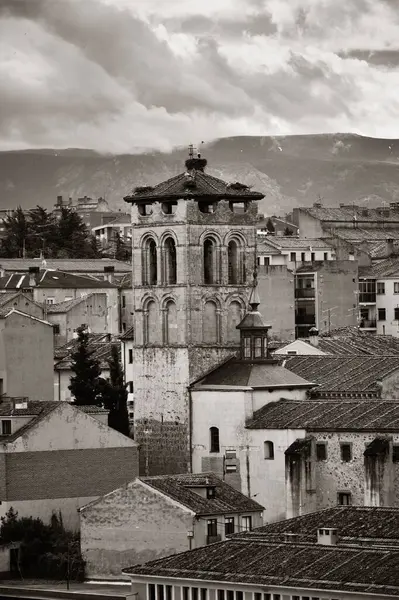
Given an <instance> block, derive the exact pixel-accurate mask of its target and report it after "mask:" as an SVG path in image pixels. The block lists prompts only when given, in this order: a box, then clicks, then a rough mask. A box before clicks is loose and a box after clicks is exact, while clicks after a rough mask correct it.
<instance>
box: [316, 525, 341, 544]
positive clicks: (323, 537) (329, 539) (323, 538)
mask: <svg viewBox="0 0 399 600" xmlns="http://www.w3.org/2000/svg"><path fill="white" fill-rule="evenodd" d="M337 541H338V532H337V530H336V529H335V528H332V527H323V528H320V529H318V530H317V543H318V544H320V545H321V546H336V545H337Z"/></svg>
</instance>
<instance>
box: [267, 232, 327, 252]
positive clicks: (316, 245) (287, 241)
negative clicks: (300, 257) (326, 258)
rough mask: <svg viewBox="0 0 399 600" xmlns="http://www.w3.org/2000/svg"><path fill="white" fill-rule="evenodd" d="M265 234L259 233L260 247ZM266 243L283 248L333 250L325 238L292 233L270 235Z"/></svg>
mask: <svg viewBox="0 0 399 600" xmlns="http://www.w3.org/2000/svg"><path fill="white" fill-rule="evenodd" d="M263 237H264V236H261V235H258V249H259V242H260V243H262V242H263V239H262V238H263ZM265 242H266V243H268V244H270V245H271V246H274V247H276V248H279V249H281V250H310V248H312V250H332V249H333V248H332V246H331V244H330V243H328V241H327V240H325V239H323V238H301V237H296V236H292V235H287V236H280V235H270V236H267V240H265Z"/></svg>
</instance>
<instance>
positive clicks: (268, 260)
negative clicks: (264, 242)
mask: <svg viewBox="0 0 399 600" xmlns="http://www.w3.org/2000/svg"><path fill="white" fill-rule="evenodd" d="M263 264H264V265H265V267H269V266H270V256H265V260H264V262H263Z"/></svg>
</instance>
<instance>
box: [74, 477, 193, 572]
mask: <svg viewBox="0 0 399 600" xmlns="http://www.w3.org/2000/svg"><path fill="white" fill-rule="evenodd" d="M80 519H81V548H82V553H83V556H84V558H85V560H86V561H87V575H88V576H89V577H91V576H99V575H103V576H104V575H115V576H117V575H119V574H120V571H121V569H122V568H123V567H126V566H130V565H132V564H138V563H144V562H147V561H149V560H154V559H156V558H161V557H162V556H167V555H168V554H174V553H176V552H183V551H185V550H189V538H188V536H187V532H188V531H192V530H193V514H192V513H191V512H190V511H188V510H187V509H184V508H183V507H181V506H180V505H178V504H177V503H175V502H173V501H171V500H168V499H167V498H165V496H163V495H161V494H159V493H156V492H154V491H152V490H151V488H150V487H149V486H145V485H143V484H141V483H139V482H132V483H129V484H128V485H127V486H124V487H122V488H120V489H118V490H115V491H114V492H112V493H111V494H108V495H107V496H104V497H103V498H101V499H100V500H99V501H98V502H96V503H95V504H93V505H92V506H88V507H87V508H84V509H83V510H82V511H81V513H80Z"/></svg>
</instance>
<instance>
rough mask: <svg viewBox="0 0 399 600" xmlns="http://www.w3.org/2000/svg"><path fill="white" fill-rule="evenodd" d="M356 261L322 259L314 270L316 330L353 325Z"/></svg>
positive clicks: (356, 287)
mask: <svg viewBox="0 0 399 600" xmlns="http://www.w3.org/2000/svg"><path fill="white" fill-rule="evenodd" d="M357 271H358V265H357V263H356V262H354V261H350V260H343V261H332V262H328V263H324V264H323V267H322V268H321V269H320V270H318V271H317V273H316V277H317V283H316V291H317V299H316V314H317V321H316V323H317V326H318V329H319V332H320V333H322V332H326V331H329V329H334V328H336V327H346V326H356V325H357V316H358V309H357V293H358V290H359V284H358V277H357Z"/></svg>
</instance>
